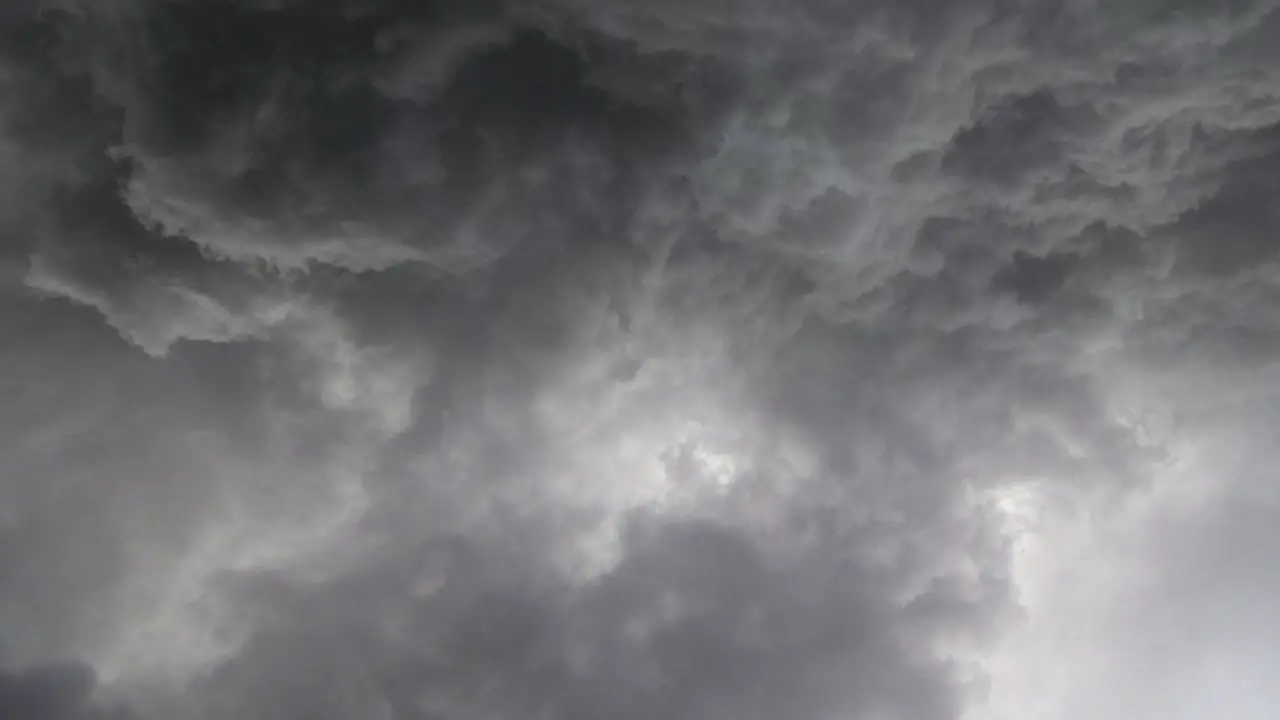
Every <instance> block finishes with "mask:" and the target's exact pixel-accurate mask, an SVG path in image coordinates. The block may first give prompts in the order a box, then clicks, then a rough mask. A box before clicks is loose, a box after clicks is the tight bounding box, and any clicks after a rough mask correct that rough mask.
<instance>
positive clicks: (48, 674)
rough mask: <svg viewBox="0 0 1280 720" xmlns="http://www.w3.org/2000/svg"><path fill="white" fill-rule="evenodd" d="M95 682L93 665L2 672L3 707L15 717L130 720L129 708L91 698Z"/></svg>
mask: <svg viewBox="0 0 1280 720" xmlns="http://www.w3.org/2000/svg"><path fill="white" fill-rule="evenodd" d="M95 682H96V681H95V678H94V674H93V670H92V668H88V667H84V666H81V665H50V666H45V667H39V668H32V669H28V670H23V671H21V672H17V673H0V707H3V708H4V712H5V717H9V718H13V719H14V720H130V718H131V717H132V716H131V715H130V714H129V713H128V711H127V710H124V709H122V708H111V709H106V708H103V707H100V706H98V705H96V704H94V703H92V702H91V701H90V696H91V695H92V693H93V688H94V684H95Z"/></svg>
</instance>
